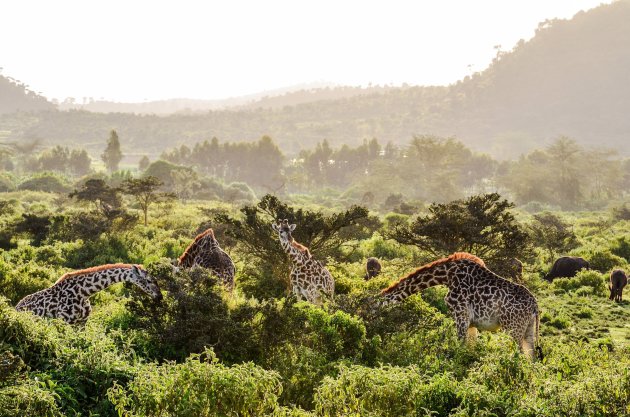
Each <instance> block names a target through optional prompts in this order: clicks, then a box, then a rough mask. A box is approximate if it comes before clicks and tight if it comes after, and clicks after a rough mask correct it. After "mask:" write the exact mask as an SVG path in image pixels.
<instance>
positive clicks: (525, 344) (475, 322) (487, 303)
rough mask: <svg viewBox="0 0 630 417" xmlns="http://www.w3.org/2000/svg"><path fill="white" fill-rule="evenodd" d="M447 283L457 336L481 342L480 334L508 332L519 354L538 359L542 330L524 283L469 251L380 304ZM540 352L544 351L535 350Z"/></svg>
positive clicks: (423, 270)
mask: <svg viewBox="0 0 630 417" xmlns="http://www.w3.org/2000/svg"><path fill="white" fill-rule="evenodd" d="M439 284H443V285H446V286H447V287H448V294H447V295H446V297H445V299H444V300H445V301H446V305H447V306H448V308H449V310H450V311H451V314H452V315H453V318H454V319H455V325H456V326H457V336H458V337H459V338H460V339H461V340H465V339H466V336H467V335H468V336H469V338H470V339H475V338H476V337H477V330H478V329H479V330H490V331H496V330H498V329H500V328H502V329H503V330H505V331H506V332H507V333H508V334H509V335H510V336H512V338H513V339H514V340H515V341H516V344H517V345H518V347H519V349H520V350H521V352H524V353H526V354H527V355H529V356H530V357H531V358H532V359H533V358H534V349H535V348H537V347H536V344H537V342H538V330H539V325H540V321H539V318H540V317H539V311H538V303H537V302H536V298H535V297H534V295H533V294H532V293H531V292H529V290H528V289H527V288H525V287H524V286H522V285H520V284H516V283H513V282H511V281H508V280H506V279H504V278H501V277H499V276H498V275H496V274H495V273H493V272H492V271H490V270H489V269H487V268H486V267H485V264H484V262H483V261H482V260H481V259H479V258H477V257H476V256H474V255H471V254H469V253H465V252H458V253H454V254H453V255H451V256H449V257H447V258H443V259H439V260H437V261H435V262H432V263H429V264H427V265H424V266H422V267H420V268H418V269H416V270H415V271H414V272H412V273H411V274H409V275H407V276H406V277H403V278H401V279H400V280H399V281H398V282H396V283H394V284H392V285H391V286H390V287H389V288H386V289H385V290H383V291H382V292H381V295H382V296H383V297H384V298H385V300H384V301H382V302H381V304H389V303H393V302H398V301H401V300H403V299H405V298H407V297H409V296H410V295H412V294H415V293H417V292H418V291H421V290H423V289H425V288H428V287H433V286H435V285H439ZM537 349H538V351H539V352H540V350H539V349H540V348H539V347H538V348H537Z"/></svg>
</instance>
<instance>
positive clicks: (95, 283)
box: [15, 264, 162, 324]
mask: <svg viewBox="0 0 630 417" xmlns="http://www.w3.org/2000/svg"><path fill="white" fill-rule="evenodd" d="M117 282H131V283H132V284H135V285H136V286H138V287H139V288H140V289H141V290H142V291H144V292H145V293H147V294H148V295H150V296H151V297H152V298H153V299H154V300H161V299H162V293H161V292H160V288H159V287H158V285H157V282H156V280H155V278H153V277H152V276H151V275H149V273H148V272H147V271H146V270H145V269H144V268H142V266H141V265H130V264H108V265H101V266H96V267H92V268H87V269H82V270H79V271H73V272H68V273H67V274H65V275H63V276H62V277H61V278H59V279H58V280H57V282H55V283H54V284H53V285H52V286H51V287H48V288H46V289H43V290H41V291H38V292H36V293H33V294H30V295H27V296H26V297H24V298H22V299H21V300H20V301H19V302H18V303H17V305H16V306H15V308H16V309H17V310H18V311H31V312H32V313H34V314H35V315H38V316H41V317H50V318H59V319H62V320H64V321H65V322H67V323H70V324H74V323H81V322H85V321H86V320H87V318H88V316H89V315H90V313H91V311H92V306H91V305H90V296H92V295H94V294H96V293H97V292H99V291H101V290H103V289H105V288H107V287H109V286H110V285H112V284H115V283H117Z"/></svg>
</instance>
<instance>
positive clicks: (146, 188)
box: [121, 176, 175, 226]
mask: <svg viewBox="0 0 630 417" xmlns="http://www.w3.org/2000/svg"><path fill="white" fill-rule="evenodd" d="M162 185H163V182H162V181H161V180H160V179H159V178H156V177H152V176H148V177H143V178H128V179H126V180H125V181H123V183H122V184H121V189H122V191H123V192H124V193H125V194H129V195H131V196H133V197H134V198H135V199H136V201H137V202H138V205H140V209H141V210H142V213H143V214H144V225H145V226H147V224H148V212H149V207H150V206H151V205H152V204H154V203H160V202H165V201H169V200H172V199H174V198H175V196H174V195H173V194H171V193H165V192H160V191H159V190H160V187H161V186H162Z"/></svg>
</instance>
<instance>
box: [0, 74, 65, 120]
mask: <svg viewBox="0 0 630 417" xmlns="http://www.w3.org/2000/svg"><path fill="white" fill-rule="evenodd" d="M54 108H55V106H54V105H53V104H52V103H50V102H48V100H46V98H45V97H42V96H41V95H39V94H37V93H35V92H33V91H31V90H29V89H28V86H26V85H24V84H22V83H21V82H20V81H17V80H14V79H13V78H10V77H4V76H2V75H0V114H4V113H12V112H16V111H38V110H53V109H54Z"/></svg>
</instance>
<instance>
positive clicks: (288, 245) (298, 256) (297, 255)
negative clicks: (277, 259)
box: [280, 239, 308, 263]
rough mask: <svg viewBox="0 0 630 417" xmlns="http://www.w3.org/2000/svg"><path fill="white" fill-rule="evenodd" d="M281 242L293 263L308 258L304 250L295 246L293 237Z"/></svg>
mask: <svg viewBox="0 0 630 417" xmlns="http://www.w3.org/2000/svg"><path fill="white" fill-rule="evenodd" d="M280 244H281V245H282V249H284V251H285V252H286V253H287V254H288V255H289V258H290V259H291V261H292V262H293V263H300V262H302V261H304V260H305V259H306V258H308V256H307V255H306V254H305V253H304V252H302V251H301V250H299V249H298V248H296V247H295V246H293V239H283V240H281V241H280Z"/></svg>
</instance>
